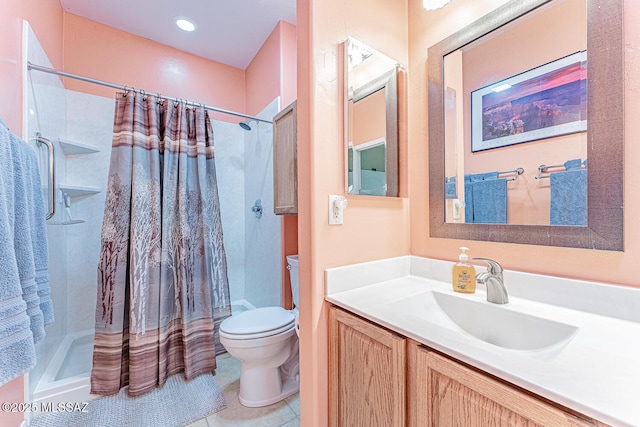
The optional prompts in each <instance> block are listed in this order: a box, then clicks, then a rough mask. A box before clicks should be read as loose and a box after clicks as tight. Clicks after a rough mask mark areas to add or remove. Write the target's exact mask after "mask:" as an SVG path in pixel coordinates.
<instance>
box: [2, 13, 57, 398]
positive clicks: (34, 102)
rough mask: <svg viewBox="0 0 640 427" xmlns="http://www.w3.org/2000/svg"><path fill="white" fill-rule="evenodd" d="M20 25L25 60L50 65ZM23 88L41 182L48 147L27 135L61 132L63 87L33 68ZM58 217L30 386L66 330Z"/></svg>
mask: <svg viewBox="0 0 640 427" xmlns="http://www.w3.org/2000/svg"><path fill="white" fill-rule="evenodd" d="M23 27H24V28H23V46H25V48H26V55H25V57H26V60H27V61H30V62H32V63H34V64H41V65H44V66H49V67H50V66H51V62H50V61H49V58H48V57H47V55H46V53H45V52H44V50H43V48H42V46H41V45H40V43H39V42H38V39H37V38H36V36H35V34H34V33H33V31H32V30H31V28H30V26H29V25H28V24H27V23H26V22H24V26H23ZM25 92H26V103H25V108H24V118H23V123H24V125H23V126H24V129H23V131H22V137H23V139H24V140H25V141H27V143H28V144H29V146H31V147H32V148H33V149H34V150H36V152H37V153H38V156H39V158H40V165H41V173H42V176H43V180H42V182H43V183H46V182H47V179H46V176H47V175H46V172H47V171H46V166H45V167H43V166H44V165H47V159H48V157H47V150H46V149H45V148H44V147H42V148H37V147H36V145H35V143H34V142H33V141H32V140H30V138H33V137H34V136H35V133H36V132H40V133H41V135H42V136H43V137H45V138H49V139H51V140H52V142H54V139H56V138H57V136H58V135H60V134H61V133H62V132H63V129H64V123H65V109H64V87H63V85H62V82H61V81H60V79H59V78H58V77H56V76H53V75H50V74H44V73H38V72H34V71H32V72H29V73H28V74H27V84H26V85H25ZM12 131H13V132H15V133H16V134H20V133H21V132H20V131H19V130H17V129H12ZM54 145H55V152H56V160H57V161H59V160H60V159H61V156H62V153H61V150H60V146H59V145H58V144H57V142H54ZM58 163H59V162H58ZM63 177H64V171H63V170H57V171H56V179H57V180H60V179H63ZM46 190H47V189H45V190H44V194H45V197H46ZM45 200H46V199H45ZM57 217H58V216H57V215H56V216H55V217H54V218H53V219H52V220H51V221H49V222H48V223H47V236H48V249H49V281H50V284H51V296H52V300H53V310H54V314H55V319H56V321H55V323H54V324H53V325H51V326H48V327H47V328H46V333H47V335H46V337H45V339H44V340H42V341H41V342H39V343H38V344H37V345H36V360H37V365H36V367H35V368H34V369H32V370H31V372H30V373H29V389H30V390H33V389H34V388H35V386H36V384H37V383H38V381H39V380H40V378H41V377H42V374H43V372H44V370H45V369H46V367H47V365H48V363H49V362H50V360H51V358H52V357H53V355H54V353H55V349H56V348H57V346H58V344H59V343H60V341H61V340H62V338H63V337H64V335H65V333H66V325H67V318H66V315H67V300H66V298H65V294H66V292H67V288H66V285H67V277H66V259H67V251H66V230H65V227H61V226H56V225H51V223H52V222H53V221H54V220H55V219H56V218H57Z"/></svg>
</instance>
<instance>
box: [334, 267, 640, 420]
mask: <svg viewBox="0 0 640 427" xmlns="http://www.w3.org/2000/svg"><path fill="white" fill-rule="evenodd" d="M452 266H453V262H446V261H438V260H431V259H426V258H420V257H414V256H406V257H399V258H392V259H387V260H381V261H374V262H368V263H363V264H354V265H350V266H345V267H338V268H332V269H328V270H326V271H325V286H326V299H327V301H330V302H331V303H333V304H335V305H337V306H340V307H343V308H345V309H347V310H349V311H351V312H353V313H355V314H358V315H360V316H362V317H365V318H367V319H369V320H371V321H373V322H375V323H378V324H380V325H382V326H385V327H387V328H389V329H391V330H393V331H396V332H397V333H399V334H401V335H404V336H407V337H409V338H412V339H414V340H416V341H418V342H421V343H422V344H425V345H426V346H429V347H431V348H434V349H436V350H439V351H441V352H443V353H445V354H448V355H450V356H451V357H454V358H456V359H459V360H461V361H464V362H466V363H468V364H470V365H472V366H475V367H477V368H479V369H481V370H483V371H486V372H488V373H491V374H493V375H495V376H497V377H499V378H502V379H504V380H506V381H509V382H511V383H513V384H516V385H518V386H520V387H522V388H524V389H527V390H530V391H532V392H534V393H536V394H538V395H540V396H543V397H546V398H548V399H550V400H553V401H555V402H558V403H560V404H562V405H564V406H566V407H568V408H572V409H574V410H576V411H578V412H581V413H583V414H585V415H587V416H590V417H593V418H595V419H597V420H600V421H602V422H605V423H608V424H611V425H614V426H640V400H639V398H640V289H635V288H629V287H623V286H615V285H608V284H601V283H595V282H588V281H580V280H574V279H563V278H557V277H550V276H543V275H535V274H529V273H521V272H514V271H507V270H505V272H504V279H505V280H504V282H505V286H506V288H507V291H508V293H509V303H508V304H505V305H499V306H498V307H499V309H501V310H513V311H517V312H521V313H526V314H530V315H533V316H537V317H542V318H546V319H550V320H555V321H558V322H562V323H566V324H569V325H573V326H576V327H578V331H577V333H575V335H573V337H572V338H571V339H570V340H568V342H565V343H563V344H562V345H560V346H556V347H553V348H551V349H550V350H545V351H540V352H534V351H522V350H509V349H504V348H501V347H497V346H495V345H492V344H489V343H486V342H484V341H481V340H479V339H477V338H474V337H473V336H471V335H469V334H467V333H466V332H464V331H463V330H461V329H458V328H455V327H454V328H452V327H444V326H443V324H438V322H431V321H428V320H425V316H424V315H423V314H422V313H420V309H421V308H423V307H421V306H420V305H419V304H418V303H415V301H417V300H419V294H423V293H424V292H426V291H436V292H440V293H448V294H451V295H454V294H455V293H454V292H453V290H452V289H451V267H452ZM477 270H482V269H477ZM455 295H456V296H458V297H460V298H467V299H471V300H475V301H478V302H480V303H486V304H490V303H487V302H486V294H485V292H484V289H483V288H482V287H481V286H480V285H479V286H478V290H477V292H476V293H475V294H472V295H463V294H455Z"/></svg>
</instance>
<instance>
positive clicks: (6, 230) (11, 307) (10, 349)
mask: <svg viewBox="0 0 640 427" xmlns="http://www.w3.org/2000/svg"><path fill="white" fill-rule="evenodd" d="M12 146H13V144H12V143H11V134H10V133H9V131H8V130H7V129H6V127H4V126H0V272H1V274H0V385H3V384H6V383H7V382H9V381H11V380H12V379H14V378H17V377H19V376H20V375H23V374H24V373H25V372H27V371H28V370H29V369H31V368H33V366H35V363H36V353H35V345H34V340H33V334H32V333H31V319H30V318H29V316H28V315H27V309H28V306H27V303H26V302H25V301H24V300H23V298H22V295H23V288H22V283H21V275H20V272H19V270H18V260H17V259H16V255H17V253H16V250H15V237H16V236H15V232H16V228H21V227H17V226H16V222H19V221H21V216H20V215H17V213H16V209H15V202H14V198H15V197H16V194H15V193H16V187H15V179H14V178H15V176H14V175H15V173H14V170H13V166H14V164H13V161H14V159H13V158H14V153H13V150H12ZM22 241H24V239H22ZM29 244H30V242H29ZM33 282H34V283H33V285H34V289H35V278H33ZM28 293H33V292H28ZM36 296H37V293H36ZM31 308H33V304H32V306H31Z"/></svg>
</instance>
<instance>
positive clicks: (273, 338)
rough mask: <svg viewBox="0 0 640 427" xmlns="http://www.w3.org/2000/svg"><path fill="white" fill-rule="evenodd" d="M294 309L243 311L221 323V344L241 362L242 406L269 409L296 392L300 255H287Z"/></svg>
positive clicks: (277, 308) (297, 384) (278, 308)
mask: <svg viewBox="0 0 640 427" xmlns="http://www.w3.org/2000/svg"><path fill="white" fill-rule="evenodd" d="M287 263H288V267H287V269H288V270H289V275H290V277H291V294H292V296H293V304H294V308H293V310H290V311H289V310H285V309H284V308H282V307H262V308H256V309H254V310H248V311H244V312H242V313H239V314H237V315H233V316H231V317H229V318H227V319H225V320H224V321H223V322H222V323H221V324H220V342H221V343H222V345H224V347H225V348H226V349H227V352H229V354H231V355H233V356H235V357H237V358H238V359H239V360H240V361H241V362H242V368H241V371H240V393H239V398H240V403H242V404H243V405H244V406H249V407H258V406H266V405H270V404H272V403H275V402H279V401H280V400H282V399H284V398H286V397H288V396H291V395H292V394H294V393H297V392H298V390H299V388H300V382H299V375H298V374H299V371H300V369H299V368H300V366H299V364H298V334H297V323H298V322H297V317H298V255H289V256H287Z"/></svg>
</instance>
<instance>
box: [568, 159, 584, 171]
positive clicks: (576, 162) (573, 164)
mask: <svg viewBox="0 0 640 427" xmlns="http://www.w3.org/2000/svg"><path fill="white" fill-rule="evenodd" d="M564 168H565V169H566V170H568V171H570V170H574V169H581V168H582V159H572V160H567V161H566V162H564Z"/></svg>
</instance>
